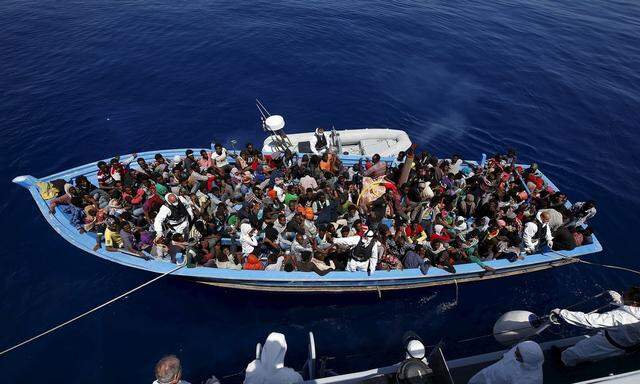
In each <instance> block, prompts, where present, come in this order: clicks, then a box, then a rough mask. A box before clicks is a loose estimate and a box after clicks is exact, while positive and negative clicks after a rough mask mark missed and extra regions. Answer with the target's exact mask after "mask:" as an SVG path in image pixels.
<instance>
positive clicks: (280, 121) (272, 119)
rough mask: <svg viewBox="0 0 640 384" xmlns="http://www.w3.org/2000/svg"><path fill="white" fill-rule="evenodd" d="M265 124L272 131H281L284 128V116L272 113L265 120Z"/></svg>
mask: <svg viewBox="0 0 640 384" xmlns="http://www.w3.org/2000/svg"><path fill="white" fill-rule="evenodd" d="M264 125H265V126H266V127H267V129H268V130H270V131H272V132H275V131H279V130H281V129H282V128H284V117H282V116H280V115H271V116H269V117H267V119H266V120H265V121H264Z"/></svg>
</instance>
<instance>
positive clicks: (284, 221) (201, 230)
mask: <svg viewBox="0 0 640 384" xmlns="http://www.w3.org/2000/svg"><path fill="white" fill-rule="evenodd" d="M317 134H318V133H317V132H316V135H317ZM320 134H323V133H320ZM316 142H319V143H320V145H323V146H325V147H324V148H314V153H313V154H309V155H307V154H295V153H291V152H290V151H284V152H282V153H274V154H265V155H263V154H262V153H261V152H260V151H259V150H257V149H256V148H254V147H253V146H252V145H251V144H247V145H246V147H245V148H244V149H243V150H242V151H240V152H239V153H236V152H235V151H227V149H225V148H224V147H223V146H222V145H221V144H215V146H214V149H213V150H212V151H207V150H201V151H199V152H198V153H194V152H193V151H192V150H187V151H186V152H185V153H184V154H182V155H175V156H173V157H171V158H165V157H164V156H163V155H162V154H156V155H155V158H154V159H153V160H152V161H151V160H145V159H143V158H141V157H138V156H137V155H136V154H133V155H132V156H130V157H128V158H126V159H120V158H117V157H116V158H113V159H111V161H110V162H99V163H98V164H97V165H98V170H97V174H96V178H95V181H94V182H92V181H90V180H89V179H88V178H87V177H84V176H79V177H77V178H75V179H74V180H53V181H52V182H51V183H42V184H41V185H40V188H41V193H42V194H43V196H44V194H45V192H46V193H47V194H48V195H49V197H52V198H51V199H50V202H49V207H50V210H51V212H52V213H54V212H55V211H56V209H62V210H64V211H65V213H66V214H67V215H68V216H69V219H70V220H71V222H72V223H73V224H74V225H75V226H76V227H77V228H78V230H79V231H80V232H82V233H84V232H93V233H95V234H96V244H95V248H96V249H98V248H100V247H102V246H103V245H102V244H103V243H104V246H105V247H106V250H108V251H120V252H125V253H129V254H131V255H134V256H138V257H143V258H148V259H151V258H154V259H161V260H167V261H171V262H174V263H175V262H182V260H183V258H186V262H187V263H189V264H191V265H197V266H204V267H211V268H226V269H238V270H240V269H245V270H266V271H287V272H290V271H305V272H315V273H317V274H319V275H324V274H327V273H331V271H334V270H347V271H366V272H368V273H369V274H372V273H374V272H375V271H376V270H395V269H404V268H419V269H420V270H421V271H422V272H423V273H426V272H427V270H428V269H429V268H430V267H437V268H441V269H444V270H446V271H448V272H451V273H455V271H456V265H457V264H461V263H470V262H471V263H477V264H478V265H480V266H481V267H482V268H484V269H485V270H487V271H491V267H490V266H489V265H487V264H486V261H489V260H494V259H507V260H509V261H515V260H518V259H522V258H525V257H526V255H527V254H533V253H537V252H539V251H540V250H541V249H542V248H543V247H549V248H551V249H553V250H570V249H573V248H575V247H576V246H580V245H583V244H588V243H589V242H590V241H591V229H590V228H589V227H588V226H587V225H586V222H587V220H588V219H590V218H591V217H593V216H594V215H595V212H596V207H595V203H594V202H593V201H587V202H583V203H577V204H574V205H573V206H568V204H566V201H567V197H566V196H565V194H563V193H561V192H557V191H554V190H553V189H552V188H551V187H550V186H549V185H548V184H547V183H546V182H545V180H544V179H543V178H542V177H541V175H540V173H539V172H538V167H537V165H536V164H532V165H531V166H529V167H527V168H526V169H523V168H522V167H520V166H517V165H516V153H515V152H514V151H513V150H509V151H508V152H507V153H506V154H496V155H494V156H492V157H490V158H489V159H488V160H487V161H486V162H485V163H484V164H480V165H478V164H475V163H472V164H469V163H466V162H463V161H462V160H461V159H460V157H459V156H456V155H454V156H451V158H450V159H439V158H438V157H436V156H434V155H433V154H430V153H428V152H425V151H422V152H418V151H416V149H415V147H412V148H410V149H409V150H408V151H407V152H406V153H404V152H403V153H400V154H399V155H398V158H397V159H396V161H394V162H386V161H384V160H383V159H381V158H380V156H378V155H374V156H373V157H372V158H371V159H363V160H362V161H360V162H359V163H357V164H355V165H353V166H350V167H347V166H345V165H343V164H342V162H341V160H340V158H339V157H338V156H337V155H336V154H335V153H334V152H332V151H331V150H330V149H328V148H326V142H327V140H325V141H324V142H323V140H317V141H316ZM92 180H93V178H92ZM56 190H57V191H59V192H58V193H55V191H56ZM51 191H54V193H51ZM54 196H55V197H54Z"/></svg>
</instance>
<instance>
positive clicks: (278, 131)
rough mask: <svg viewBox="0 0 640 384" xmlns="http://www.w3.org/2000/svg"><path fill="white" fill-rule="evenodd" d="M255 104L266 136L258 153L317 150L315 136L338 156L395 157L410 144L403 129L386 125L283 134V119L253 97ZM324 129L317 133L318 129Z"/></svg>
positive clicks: (308, 152) (302, 152) (310, 151)
mask: <svg viewBox="0 0 640 384" xmlns="http://www.w3.org/2000/svg"><path fill="white" fill-rule="evenodd" d="M256 107H258V111H259V112H260V115H261V117H262V129H263V130H264V131H265V132H266V133H267V134H268V135H269V136H268V137H267V138H266V139H265V140H264V144H263V146H262V153H273V152H283V151H291V152H293V153H300V154H311V153H318V152H319V151H318V150H317V149H316V148H314V144H315V143H316V141H315V140H316V137H323V138H324V140H325V141H324V145H323V147H324V150H331V151H333V152H334V153H337V154H339V155H342V156H361V157H362V156H365V157H372V156H373V155H375V154H378V155H380V156H381V157H396V156H398V154H399V153H401V152H404V151H406V150H407V149H409V148H410V147H411V139H409V135H407V133H406V132H405V131H401V130H399V129H389V128H363V129H343V130H336V129H335V128H331V130H325V129H324V128H317V129H316V130H315V131H314V132H304V133H294V134H289V135H288V134H286V133H284V126H285V121H284V117H282V116H281V115H271V114H270V113H269V111H267V109H266V108H265V106H264V105H263V104H262V103H261V102H260V101H259V100H256ZM320 129H322V130H323V131H324V132H323V133H322V134H320V135H319V136H316V135H317V134H318V130H320Z"/></svg>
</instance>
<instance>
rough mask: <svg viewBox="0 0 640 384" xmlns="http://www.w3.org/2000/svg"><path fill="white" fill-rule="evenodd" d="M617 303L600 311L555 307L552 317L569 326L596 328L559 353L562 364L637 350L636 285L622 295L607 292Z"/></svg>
mask: <svg viewBox="0 0 640 384" xmlns="http://www.w3.org/2000/svg"><path fill="white" fill-rule="evenodd" d="M608 293H609V295H610V296H611V298H612V299H613V301H612V304H613V305H615V306H617V308H616V309H613V310H611V311H608V312H604V313H583V312H574V311H569V310H566V309H559V308H556V309H554V310H553V311H552V312H551V316H552V317H556V318H559V319H561V320H563V321H565V322H567V323H569V324H571V325H576V326H579V327H583V328H587V329H598V330H599V332H598V333H597V334H595V335H594V336H591V337H589V338H588V339H584V340H582V341H580V342H578V343H577V344H576V345H574V346H573V347H570V348H567V349H566V350H564V351H563V352H562V355H561V356H560V358H561V359H562V363H563V364H564V365H566V366H574V365H576V364H579V363H582V362H587V361H598V360H602V359H605V358H607V357H613V356H619V355H623V354H625V353H626V352H634V351H638V350H640V286H635V287H631V288H629V289H628V290H627V291H626V292H625V293H624V295H620V294H619V293H617V292H615V291H609V292H608Z"/></svg>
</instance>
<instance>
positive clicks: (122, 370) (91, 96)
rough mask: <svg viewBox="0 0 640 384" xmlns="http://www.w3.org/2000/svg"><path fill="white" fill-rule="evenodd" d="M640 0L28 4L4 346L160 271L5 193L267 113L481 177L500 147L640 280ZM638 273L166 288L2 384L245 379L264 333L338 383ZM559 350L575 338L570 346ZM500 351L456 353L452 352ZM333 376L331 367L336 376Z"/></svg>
mask: <svg viewBox="0 0 640 384" xmlns="http://www.w3.org/2000/svg"><path fill="white" fill-rule="evenodd" d="M639 36H640V5H639V3H638V2H636V1H568V0H562V1H535V0H529V1H527V0H525V1H518V2H511V1H426V0H425V1H359V0H356V1H334V0H328V1H301V0H273V1H251V2H239V1H216V2H209V1H202V0H193V1H164V0H154V1H144V2H142V1H112V2H106V1H99V0H96V1H50V0H45V1H26V0H23V1H14V0H5V1H4V2H3V3H2V6H1V7H0V58H1V59H0V93H1V98H0V133H1V137H0V144H1V145H0V147H1V148H2V151H0V183H1V185H0V189H1V190H2V198H1V199H0V223H1V228H2V231H1V233H2V247H0V257H1V261H0V265H1V267H0V287H1V290H2V291H1V292H2V300H1V302H0V329H2V331H1V332H0V348H3V347H5V346H9V345H12V344H14V343H15V342H17V341H19V340H21V339H23V338H26V337H28V336H31V335H32V334H34V333H36V332H39V331H41V330H44V329H46V328H47V327H48V326H50V325H53V324H55V323H57V322H60V321H63V320H66V319H68V318H70V317H72V316H74V315H76V314H78V313H80V312H82V311H84V310H85V309H87V308H89V307H91V306H94V305H96V304H99V303H101V302H103V301H104V300H107V299H109V298H111V297H113V296H115V295H116V294H119V293H121V292H123V291H125V290H127V289H129V288H131V287H133V286H135V285H137V284H139V283H141V282H143V281H145V280H146V279H149V278H150V277H151V275H149V274H146V273H143V272H140V271H135V270H131V269H127V268H125V267H122V266H118V265H114V264H111V263H108V262H105V261H102V260H100V259H97V258H95V257H93V256H91V255H89V254H86V253H83V252H82V251H80V250H78V249H76V248H74V247H73V246H72V245H70V244H68V243H67V242H65V241H64V240H63V239H61V238H60V237H59V236H58V235H57V234H56V233H55V232H54V231H53V230H52V229H51V228H50V227H49V226H48V224H47V223H46V222H45V221H44V220H43V218H42V217H41V215H40V213H39V212H37V210H36V208H35V205H34V204H33V201H32V200H31V198H30V196H29V195H28V194H27V193H26V191H24V190H22V189H21V188H19V187H18V186H15V185H13V184H11V183H10V180H11V179H12V178H13V177H14V176H16V175H21V174H32V175H34V176H44V175H48V174H51V173H54V172H57V171H60V170H64V169H67V168H70V167H72V166H75V165H80V164H84V163H87V162H90V161H95V160H97V159H101V158H105V157H109V156H111V155H114V154H119V153H129V152H132V151H143V150H154V149H162V148H174V147H189V146H194V147H197V146H207V145H208V144H209V142H210V141H211V140H212V139H213V138H216V139H218V140H229V139H231V138H236V139H238V140H239V141H240V142H244V141H246V140H251V141H253V142H254V143H259V142H261V140H262V139H263V135H262V132H261V130H260V127H259V125H258V118H257V112H256V110H255V108H254V105H253V103H254V99H255V98H256V97H259V98H261V99H262V100H263V101H264V102H265V103H266V104H267V106H268V107H270V109H271V110H272V111H273V112H278V113H281V114H284V116H285V118H286V119H287V122H288V128H289V131H290V132H295V131H308V130H310V129H311V128H314V127H316V126H319V125H324V126H331V125H335V126H336V127H338V128H349V127H366V126H388V127H394V128H401V129H404V130H406V131H407V132H409V134H410V136H411V138H412V140H413V141H414V142H415V143H418V144H419V145H420V147H422V148H426V149H428V150H430V151H432V152H435V153H436V154H439V155H442V156H445V155H448V154H451V153H453V152H459V153H462V154H463V155H464V157H466V158H469V159H478V158H479V157H480V155H481V153H482V152H487V153H492V152H494V151H498V150H503V149H505V148H507V147H514V148H517V149H518V150H519V152H520V158H521V160H523V161H524V162H530V161H537V162H538V163H539V164H540V166H541V169H542V170H543V171H544V172H545V174H547V175H548V176H549V177H551V178H552V180H554V181H555V182H556V184H557V185H558V186H559V187H560V188H561V189H563V190H564V191H565V192H567V193H568V194H569V196H570V198H571V199H572V200H574V201H575V200H583V199H587V198H594V199H596V200H597V201H598V202H599V214H598V216H597V218H596V219H595V221H594V226H595V228H596V231H597V234H598V236H599V238H600V240H601V241H602V243H603V245H604V248H605V251H604V252H602V253H601V254H598V255H595V256H593V257H591V258H590V259H591V260H594V261H599V262H609V263H613V264H618V265H624V266H629V267H636V268H637V267H639V266H640V261H639V259H638V257H639V255H638V252H637V229H636V228H637V217H638V215H639V214H640V202H639V201H638V199H637V196H638V194H640V183H638V180H639V179H640V168H639V166H638V161H639V159H638V148H639V146H640V123H639V122H640V74H639V71H640V45H639V44H638V38H639ZM637 282H638V280H637V279H635V278H634V276H633V275H631V274H625V273H619V272H612V271H607V270H603V269H599V268H595V267H588V266H583V265H578V266H568V267H563V268H561V269H557V270H554V271H550V272H542V273H535V274H530V275H526V276H522V277H517V278H509V279H504V280H500V281H491V282H483V283H479V284H473V285H461V287H460V300H459V303H458V305H457V306H448V305H446V303H447V302H450V301H451V300H452V299H453V297H454V296H455V292H454V290H453V288H452V287H448V288H444V289H439V290H426V291H420V292H410V293H407V294H404V295H392V296H386V295H385V296H386V297H383V300H378V299H377V298H376V297H375V296H374V295H372V296H355V297H354V296H331V297H328V298H308V297H289V296H265V295H258V294H252V293H249V294H240V295H239V294H236V293H233V292H229V291H224V290H219V289H215V288H210V287H206V286H201V285H197V284H193V283H188V282H183V281H177V280H174V279H166V280H164V281H161V282H159V283H157V284H155V285H153V286H149V287H148V288H146V289H145V290H144V291H142V292H139V293H136V294H134V295H131V296H130V297H129V298H127V299H126V300H123V301H121V302H119V303H117V304H114V305H112V306H110V307H108V308H106V309H105V310H102V311H101V312H99V313H96V314H94V315H92V316H91V317H89V318H86V319H84V320H82V321H81V322H78V323H76V324H74V325H72V326H69V327H67V328H65V329H63V330H61V331H59V332H57V333H55V334H53V335H50V336H48V337H47V338H45V339H42V340H40V341H37V342H35V343H33V344H31V345H28V346H26V347H24V348H21V349H19V350H16V351H14V352H12V353H11V354H9V355H7V356H5V357H1V358H0V372H2V378H3V381H5V382H12V383H29V382H35V381H37V380H41V381H43V382H51V383H57V382H67V383H69V382H77V383H87V382H105V383H107V382H109V383H114V382H125V383H129V382H150V381H151V380H152V376H153V372H152V370H153V365H154V364H155V362H156V360H157V359H158V358H159V357H161V356H162V355H163V354H166V353H176V354H178V355H179V356H180V357H181V358H182V359H183V363H184V372H185V376H186V377H187V378H188V379H190V380H192V381H193V382H199V381H200V380H201V379H203V378H204V377H205V376H206V375H207V374H210V373H216V374H217V375H218V376H219V377H220V376H224V375H227V374H230V373H233V372H236V371H238V370H240V369H242V368H243V367H244V366H245V364H246V363H247V362H248V361H249V360H250V359H251V358H252V355H253V351H254V345H255V343H256V342H258V341H260V340H263V339H264V337H266V335H267V334H268V332H270V331H274V330H277V331H281V332H284V333H285V334H286V335H287V336H288V339H289V349H290V354H289V357H288V361H289V362H290V363H291V364H293V365H298V364H301V363H302V361H303V359H304V354H305V348H306V346H305V337H306V332H307V331H313V332H315V334H316V340H317V342H318V352H319V354H320V355H323V356H337V357H339V358H340V357H345V356H350V355H356V354H361V353H363V352H365V354H368V355H369V356H353V357H352V358H351V360H350V362H349V363H344V362H342V363H340V364H342V367H343V368H344V367H345V366H347V365H348V366H349V367H362V366H366V365H367V364H374V363H380V362H390V361H389V359H391V358H393V357H394V356H399V351H400V340H399V339H400V337H401V336H402V334H403V333H404V332H405V331H406V330H410V329H412V330H415V331H416V332H418V333H420V334H421V335H423V337H424V338H425V339H426V340H427V341H428V342H437V341H438V340H439V339H440V337H441V336H442V335H446V337H447V338H448V339H450V340H455V339H460V338H464V337H472V336H477V335H480V334H485V333H487V332H490V330H491V326H492V324H493V322H494V320H495V319H496V318H497V317H498V316H499V315H500V314H501V313H503V312H505V311H507V310H511V309H528V310H531V311H534V312H536V313H540V314H544V313H545V312H546V311H548V310H550V309H552V308H554V307H556V306H562V305H567V304H570V303H573V302H575V301H578V300H580V299H581V298H583V297H584V296H585V295H590V294H594V293H597V292H599V291H601V290H602V289H604V288H607V289H608V288H614V289H622V288H624V287H625V286H626V285H628V284H631V283H637ZM561 332H564V331H562V330H561ZM487 348H489V349H491V348H497V346H496V345H495V344H494V343H493V342H491V340H484V342H480V343H475V344H473V343H472V344H468V345H456V344H455V343H450V344H448V345H447V346H446V348H445V350H446V352H447V354H448V355H451V356H460V355H462V354H467V353H473V352H479V351H484V350H486V349H487ZM330 364H334V365H335V364H338V362H332V363H330Z"/></svg>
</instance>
